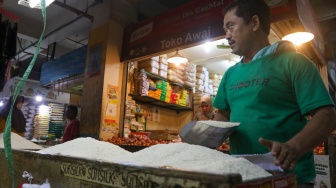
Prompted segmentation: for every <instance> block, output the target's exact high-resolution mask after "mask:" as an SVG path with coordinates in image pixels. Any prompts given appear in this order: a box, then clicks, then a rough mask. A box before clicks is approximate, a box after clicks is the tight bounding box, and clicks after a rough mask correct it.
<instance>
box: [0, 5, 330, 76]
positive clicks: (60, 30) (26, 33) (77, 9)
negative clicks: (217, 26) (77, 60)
mask: <svg viewBox="0 0 336 188" xmlns="http://www.w3.org/2000/svg"><path fill="white" fill-rule="evenodd" d="M190 1H192V0H160V1H158V0H67V1H66V0H56V2H54V3H52V4H51V5H50V6H49V7H47V10H46V12H47V15H46V19H47V26H46V30H45V37H44V41H43V43H42V45H41V51H40V52H39V56H38V59H37V61H36V65H35V67H34V69H33V72H32V73H31V74H32V76H31V77H30V78H31V79H36V80H38V79H39V72H40V68H41V64H42V63H43V62H45V61H46V59H47V57H48V58H50V55H51V54H52V49H53V47H54V46H55V57H59V56H61V55H63V54H65V53H67V52H70V51H72V50H74V49H76V48H79V47H81V46H83V45H86V44H87V43H88V34H89V30H90V28H92V27H93V24H99V20H100V19H102V20H103V19H104V18H106V17H109V18H112V19H114V20H115V21H118V22H119V23H121V24H122V25H123V26H124V27H126V26H129V25H131V24H133V23H136V22H139V21H141V20H144V19H147V18H150V17H153V16H155V15H158V14H160V13H162V12H165V11H168V10H170V9H173V8H175V7H178V6H180V5H182V4H185V3H188V2H190ZM278 1H279V0H270V1H268V2H269V3H276V2H278ZM310 2H311V4H312V5H313V6H314V10H315V14H316V15H317V18H318V20H319V21H320V23H321V25H322V26H323V25H325V24H326V20H327V21H330V20H335V17H336V14H335V13H336V2H335V1H334V0H325V1H319V0H310ZM1 8H3V9H5V10H7V11H9V12H11V13H13V14H15V15H16V16H18V17H19V21H18V23H19V32H18V46H17V51H18V53H17V55H16V57H15V60H14V62H20V63H18V65H19V66H22V67H26V66H28V64H29V63H30V61H31V58H32V55H33V54H34V52H35V50H36V43H37V40H38V38H39V36H40V34H41V32H42V29H43V21H42V14H41V10H40V9H31V8H29V7H25V6H22V5H18V0H4V4H3V6H2V7H1ZM102 10H108V11H102ZM92 18H94V22H92ZM335 31H336V28H335ZM270 40H271V42H275V41H277V40H279V38H278V37H277V36H276V34H275V33H274V32H273V33H272V34H271V35H270ZM222 42H223V41H215V42H212V45H211V43H210V44H209V43H208V44H205V45H202V46H196V47H192V48H188V49H184V50H181V51H180V53H181V54H182V55H183V56H185V57H187V58H188V59H189V61H190V62H192V63H195V64H198V65H203V66H205V67H207V68H208V69H209V71H210V72H213V73H218V74H223V73H224V72H225V70H226V69H227V68H228V66H231V65H233V63H234V61H237V60H239V57H236V56H233V55H232V54H231V53H230V52H231V50H230V49H217V48H216V45H217V44H220V43H222ZM48 47H49V52H48ZM47 55H49V56H47ZM168 55H170V54H168Z"/></svg>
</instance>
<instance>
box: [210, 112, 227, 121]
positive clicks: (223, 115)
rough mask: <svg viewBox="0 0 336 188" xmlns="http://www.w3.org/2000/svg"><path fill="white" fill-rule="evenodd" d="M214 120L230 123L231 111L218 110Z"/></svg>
mask: <svg viewBox="0 0 336 188" xmlns="http://www.w3.org/2000/svg"><path fill="white" fill-rule="evenodd" d="M213 120H214V121H230V111H229V110H218V111H217V112H216V115H215V117H214V118H213Z"/></svg>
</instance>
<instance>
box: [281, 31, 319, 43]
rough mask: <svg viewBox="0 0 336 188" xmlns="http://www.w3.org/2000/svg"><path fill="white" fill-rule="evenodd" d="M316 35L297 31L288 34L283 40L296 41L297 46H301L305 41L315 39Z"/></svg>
mask: <svg viewBox="0 0 336 188" xmlns="http://www.w3.org/2000/svg"><path fill="white" fill-rule="evenodd" d="M313 38H314V35H313V34H312V33H309V32H295V33H291V34H288V35H286V36H285V37H283V38H282V40H288V41H291V42H292V43H294V44H295V45H296V46H300V45H301V44H303V43H306V42H309V41H311V40H313Z"/></svg>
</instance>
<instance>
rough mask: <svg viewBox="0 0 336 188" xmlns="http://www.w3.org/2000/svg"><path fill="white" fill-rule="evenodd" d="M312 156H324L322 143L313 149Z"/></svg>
mask: <svg viewBox="0 0 336 188" xmlns="http://www.w3.org/2000/svg"><path fill="white" fill-rule="evenodd" d="M314 154H315V155H324V154H325V150H324V143H322V144H321V145H319V146H317V147H316V148H315V149H314Z"/></svg>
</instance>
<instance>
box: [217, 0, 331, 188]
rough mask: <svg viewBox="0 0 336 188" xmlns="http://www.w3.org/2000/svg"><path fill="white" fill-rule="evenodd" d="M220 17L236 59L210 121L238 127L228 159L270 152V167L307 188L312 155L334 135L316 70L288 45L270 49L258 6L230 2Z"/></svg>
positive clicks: (266, 21) (256, 1)
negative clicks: (282, 170)
mask: <svg viewBox="0 0 336 188" xmlns="http://www.w3.org/2000/svg"><path fill="white" fill-rule="evenodd" d="M223 15H224V20H223V28H224V31H225V33H226V35H225V37H226V39H227V40H228V43H229V45H230V47H231V49H232V53H234V54H237V55H239V56H241V57H242V59H241V61H240V62H238V63H237V64H235V65H234V66H232V67H230V68H229V69H228V70H227V71H226V72H225V74H224V76H223V78H222V80H221V83H220V86H219V88H218V92H217V95H216V98H215V101H214V107H216V108H217V109H218V112H217V113H216V116H215V118H214V120H217V121H231V122H240V125H239V126H238V128H237V129H236V131H235V132H234V133H233V134H232V135H231V136H230V137H229V138H230V152H231V154H234V155H237V154H263V153H268V152H271V154H272V155H273V156H274V157H275V161H274V163H275V165H277V166H280V167H281V168H282V169H284V170H285V171H286V172H288V171H290V172H294V173H295V174H296V176H297V182H298V187H299V188H313V187H314V182H315V177H316V172H315V166H314V153H313V149H314V148H315V147H316V146H318V145H319V144H320V143H322V142H324V141H325V140H326V139H327V138H328V136H329V135H330V134H331V132H332V131H333V130H335V129H336V113H335V109H334V108H335V106H334V104H333V102H332V100H331V98H330V96H329V93H328V91H327V89H326V86H325V85H324V83H323V80H322V78H321V75H320V73H319V71H318V69H317V67H316V66H315V65H314V64H313V63H312V62H311V61H310V60H309V59H308V58H307V57H305V56H304V55H302V54H300V53H297V52H296V48H295V46H294V45H293V44H292V43H291V42H289V41H280V42H277V43H275V44H273V45H271V44H270V42H269V39H268V35H269V33H270V9H269V7H268V6H267V4H266V3H265V1H264V0H238V1H235V2H234V3H232V4H230V5H228V6H227V7H226V8H225V10H224V11H223ZM312 88H313V89H312ZM307 115H309V116H311V117H312V118H311V120H310V121H307V118H306V117H305V116H307Z"/></svg>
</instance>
